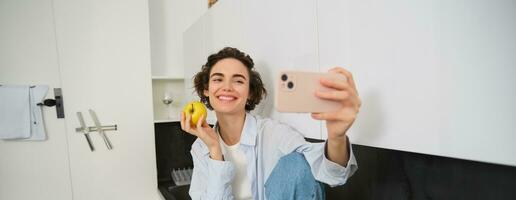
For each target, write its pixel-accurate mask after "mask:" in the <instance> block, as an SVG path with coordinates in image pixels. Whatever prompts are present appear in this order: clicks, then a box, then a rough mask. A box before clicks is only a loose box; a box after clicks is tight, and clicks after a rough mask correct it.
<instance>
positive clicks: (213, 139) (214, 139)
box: [181, 112, 223, 160]
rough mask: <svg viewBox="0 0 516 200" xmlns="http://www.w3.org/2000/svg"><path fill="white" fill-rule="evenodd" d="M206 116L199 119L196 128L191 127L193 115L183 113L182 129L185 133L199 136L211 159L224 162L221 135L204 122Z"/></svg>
mask: <svg viewBox="0 0 516 200" xmlns="http://www.w3.org/2000/svg"><path fill="white" fill-rule="evenodd" d="M204 118H205V116H204V115H203V116H201V118H199V120H198V122H202V123H197V125H196V126H191V125H190V121H191V120H192V117H191V115H189V114H188V113H186V114H185V113H183V112H181V129H183V130H184V131H186V132H188V133H190V134H192V135H195V136H197V137H198V138H199V139H201V140H202V141H203V142H204V144H206V146H207V147H208V149H209V151H210V157H211V158H212V159H214V160H223V158H222V150H221V149H220V143H219V141H220V140H219V134H217V133H216V132H215V130H214V129H213V128H211V127H210V125H209V124H208V123H207V122H206V120H204Z"/></svg>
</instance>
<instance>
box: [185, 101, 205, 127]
mask: <svg viewBox="0 0 516 200" xmlns="http://www.w3.org/2000/svg"><path fill="white" fill-rule="evenodd" d="M183 113H184V114H185V116H186V114H187V113H188V114H189V115H190V116H192V119H191V120H190V125H191V126H197V122H198V121H199V118H201V116H203V115H204V120H206V116H207V113H208V111H207V110H206V107H205V106H204V104H203V103H202V102H199V101H192V102H190V103H187V104H186V105H185V107H184V108H183Z"/></svg>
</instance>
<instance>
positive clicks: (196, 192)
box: [189, 114, 358, 200]
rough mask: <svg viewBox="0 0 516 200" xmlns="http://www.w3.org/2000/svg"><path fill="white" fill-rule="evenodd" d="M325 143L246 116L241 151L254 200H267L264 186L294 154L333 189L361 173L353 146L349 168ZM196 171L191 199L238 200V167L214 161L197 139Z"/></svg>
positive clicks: (193, 154)
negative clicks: (286, 157)
mask: <svg viewBox="0 0 516 200" xmlns="http://www.w3.org/2000/svg"><path fill="white" fill-rule="evenodd" d="M325 144H326V143H325V142H324V143H308V142H306V141H305V139H304V137H303V135H302V134H301V133H299V132H298V131H297V130H296V129H294V128H293V127H291V126H289V125H287V124H284V123H280V122H277V121H274V120H272V119H262V118H258V117H255V116H253V115H251V114H246V118H245V122H244V128H243V130H242V135H241V136H240V147H239V148H240V150H241V151H242V152H244V154H245V156H246V160H247V162H248V164H247V176H248V177H250V180H251V191H252V192H253V199H260V200H262V199H265V196H264V194H265V187H264V184H265V182H266V181H267V178H268V177H269V175H270V174H271V172H272V170H273V169H274V166H276V163H277V162H278V160H279V159H280V158H281V157H282V156H284V155H286V154H289V153H291V152H293V151H297V152H300V153H302V154H304V156H305V158H306V160H307V161H308V164H309V165H310V167H311V169H312V174H313V175H314V177H315V179H316V180H318V181H320V182H323V183H326V184H328V185H330V186H332V187H334V186H338V185H343V184H345V183H346V180H347V179H348V178H349V177H351V175H353V173H354V172H355V171H356V170H357V168H358V166H357V162H356V159H355V156H354V155H353V151H352V148H351V146H350V147H349V149H350V153H349V154H350V158H349V161H348V164H347V167H343V166H341V165H339V164H337V163H335V162H332V161H330V160H328V159H327V158H326V156H325ZM191 154H192V158H193V164H194V170H193V174H192V182H191V185H190V192H189V193H190V197H191V198H192V199H193V200H199V199H234V197H233V194H232V188H231V182H232V180H233V177H234V176H235V168H234V166H233V164H232V163H231V162H229V161H218V160H213V159H211V158H210V152H209V150H208V147H207V146H206V145H205V144H204V143H203V142H202V141H201V140H200V139H197V140H196V141H195V142H194V143H193V144H192V150H191Z"/></svg>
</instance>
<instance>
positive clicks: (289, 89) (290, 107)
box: [275, 71, 346, 113]
mask: <svg viewBox="0 0 516 200" xmlns="http://www.w3.org/2000/svg"><path fill="white" fill-rule="evenodd" d="M322 77H326V78H328V79H331V80H344V81H345V80H346V77H345V76H344V75H341V74H335V73H318V72H303V71H283V72H280V73H279V75H278V77H277V80H276V88H275V89H276V90H275V104H276V110H277V111H279V112H296V113H311V112H331V111H336V110H338V109H340V108H341V107H342V105H341V104H340V103H339V102H335V101H330V100H325V99H320V98H318V97H316V96H315V91H317V90H320V91H332V90H335V89H332V88H327V87H324V86H322V85H321V84H320V82H319V80H320V79H321V78H322Z"/></svg>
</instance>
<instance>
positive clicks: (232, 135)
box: [217, 112, 246, 146]
mask: <svg viewBox="0 0 516 200" xmlns="http://www.w3.org/2000/svg"><path fill="white" fill-rule="evenodd" d="M245 115H246V114H245V112H242V113H238V114H217V123H218V126H219V134H220V136H221V138H222V140H223V141H224V143H226V144H227V145H230V146H231V145H234V144H236V143H238V142H239V141H240V136H241V135H242V129H243V128H244V122H245Z"/></svg>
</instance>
